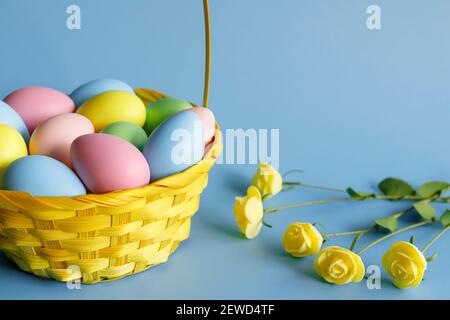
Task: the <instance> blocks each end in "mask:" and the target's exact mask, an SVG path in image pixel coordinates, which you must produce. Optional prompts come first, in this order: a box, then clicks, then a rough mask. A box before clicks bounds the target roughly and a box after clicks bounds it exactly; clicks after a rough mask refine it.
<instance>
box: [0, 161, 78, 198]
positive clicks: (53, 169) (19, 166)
mask: <svg viewBox="0 0 450 320" xmlns="http://www.w3.org/2000/svg"><path fill="white" fill-rule="evenodd" d="M4 188H5V189H6V190H14V191H22V192H28V193H29V194H31V195H32V196H35V197H74V196H79V195H84V194H86V188H85V187H84V186H83V183H81V181H80V179H79V178H78V177H77V175H76V174H75V173H74V172H73V171H72V170H70V168H69V167H67V166H66V165H65V164H64V163H62V162H60V161H58V160H55V159H53V158H50V157H47V156H27V157H23V158H20V159H18V160H16V161H14V162H13V163H12V164H11V165H10V166H9V167H8V169H7V170H6V172H5V175H4Z"/></svg>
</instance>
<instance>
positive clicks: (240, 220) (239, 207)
mask: <svg viewBox="0 0 450 320" xmlns="http://www.w3.org/2000/svg"><path fill="white" fill-rule="evenodd" d="M263 215H264V211H263V205H262V197H261V193H260V192H259V190H258V189H257V188H256V187H254V186H250V187H249V188H248V189H247V195H246V196H245V197H236V202H235V203H234V217H235V218H236V222H237V225H238V226H239V229H240V230H241V232H242V234H243V235H244V236H246V237H247V238H248V239H253V238H255V237H256V236H257V235H258V234H259V231H260V230H261V227H262V220H263Z"/></svg>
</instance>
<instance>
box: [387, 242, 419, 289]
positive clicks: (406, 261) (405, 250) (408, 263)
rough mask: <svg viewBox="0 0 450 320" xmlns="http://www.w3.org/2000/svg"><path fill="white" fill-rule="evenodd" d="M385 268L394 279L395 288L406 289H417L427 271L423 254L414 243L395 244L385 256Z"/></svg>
mask: <svg viewBox="0 0 450 320" xmlns="http://www.w3.org/2000/svg"><path fill="white" fill-rule="evenodd" d="M382 264H383V268H384V270H386V272H387V274H388V275H389V276H390V277H391V278H392V281H393V282H394V284H395V286H396V287H398V288H400V289H404V288H408V287H417V286H418V285H419V284H420V283H421V282H422V279H423V275H424V273H425V270H426V269H427V260H426V259H425V256H424V255H423V253H422V252H421V251H420V250H419V249H418V248H417V247H416V246H415V245H413V244H412V243H409V242H405V241H399V242H396V243H394V244H393V245H392V246H391V248H390V249H389V250H388V251H387V252H386V253H385V254H384V256H383V261H382Z"/></svg>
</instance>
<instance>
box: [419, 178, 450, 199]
mask: <svg viewBox="0 0 450 320" xmlns="http://www.w3.org/2000/svg"><path fill="white" fill-rule="evenodd" d="M449 190H450V184H449V183H448V182H444V181H430V182H427V183H424V184H423V185H421V186H420V188H419V189H418V190H417V194H418V195H419V196H421V197H426V198H427V197H432V196H434V195H440V194H442V193H445V192H447V191H449Z"/></svg>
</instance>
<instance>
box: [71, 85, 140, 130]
mask: <svg viewBox="0 0 450 320" xmlns="http://www.w3.org/2000/svg"><path fill="white" fill-rule="evenodd" d="M77 113H78V114H81V115H83V116H85V117H86V118H88V119H89V120H91V122H92V123H93V124H94V128H95V132H99V131H101V130H103V129H104V128H105V127H107V126H109V125H110V124H112V123H114V122H118V121H128V122H132V123H135V124H137V125H138V126H140V127H142V126H143V125H144V122H145V116H146V111H145V105H144V103H143V102H142V100H141V99H139V98H138V97H137V96H136V95H134V94H131V93H128V92H125V91H108V92H104V93H101V94H99V95H97V96H95V97H93V98H92V99H90V100H88V101H86V102H85V103H83V104H82V105H81V107H80V108H79V109H78V110H77Z"/></svg>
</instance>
